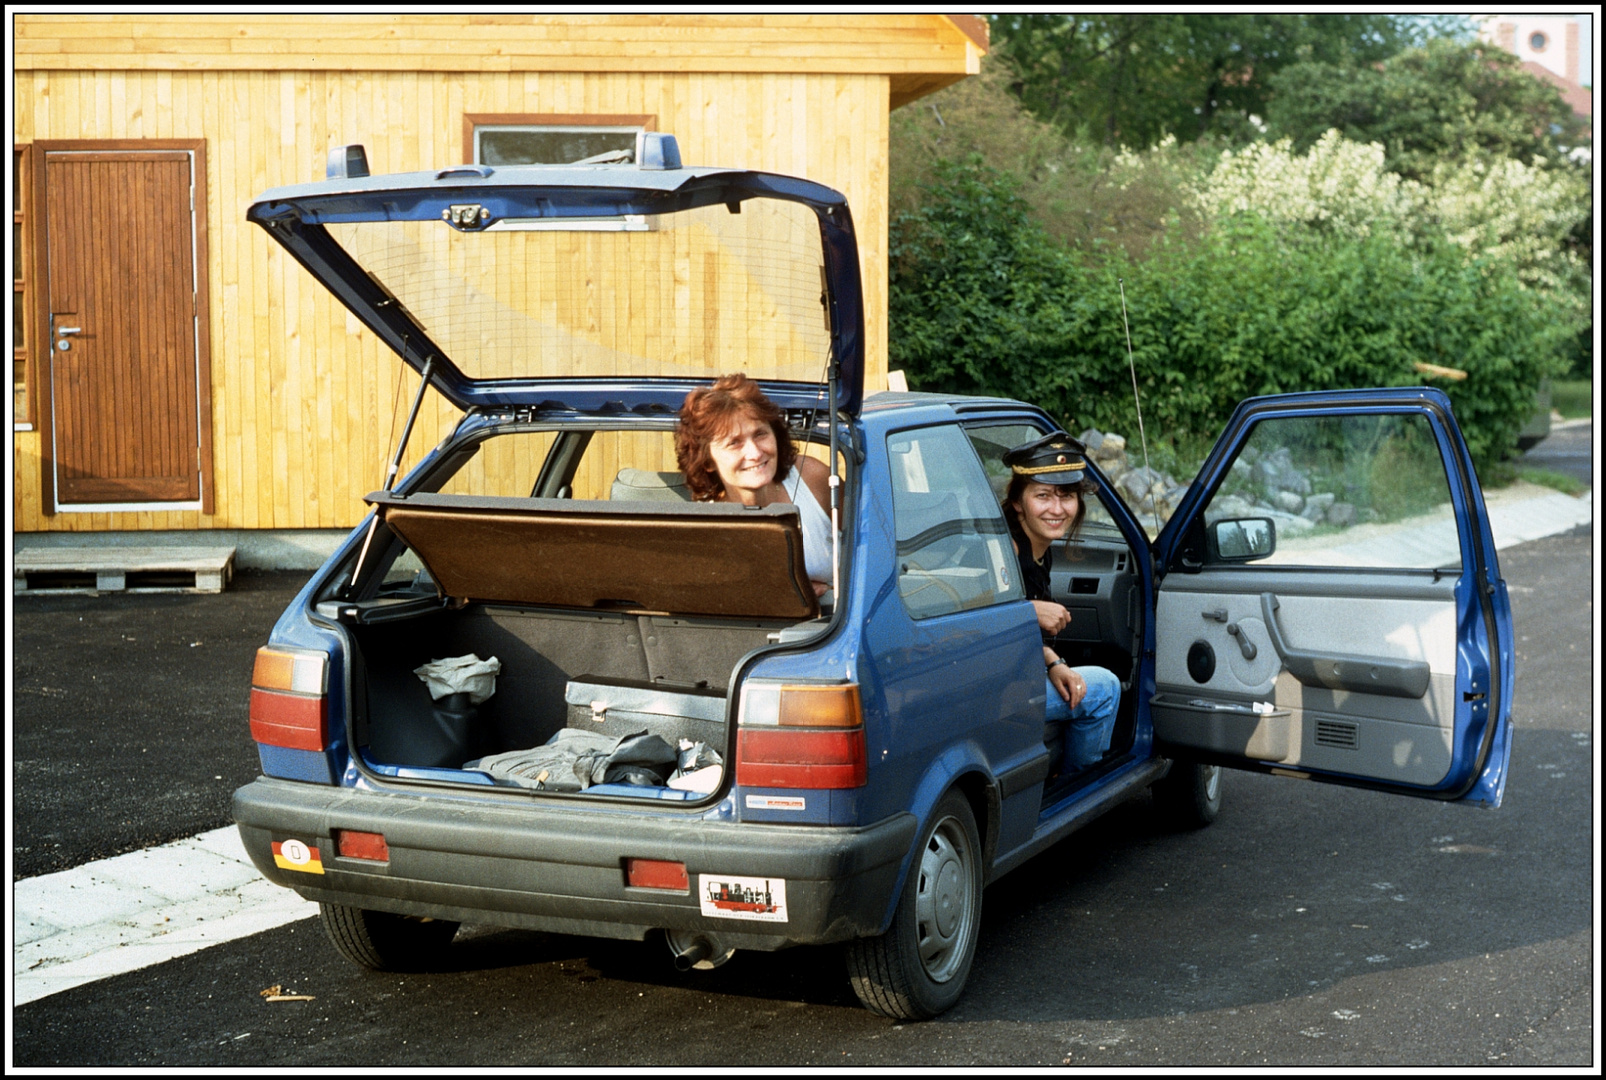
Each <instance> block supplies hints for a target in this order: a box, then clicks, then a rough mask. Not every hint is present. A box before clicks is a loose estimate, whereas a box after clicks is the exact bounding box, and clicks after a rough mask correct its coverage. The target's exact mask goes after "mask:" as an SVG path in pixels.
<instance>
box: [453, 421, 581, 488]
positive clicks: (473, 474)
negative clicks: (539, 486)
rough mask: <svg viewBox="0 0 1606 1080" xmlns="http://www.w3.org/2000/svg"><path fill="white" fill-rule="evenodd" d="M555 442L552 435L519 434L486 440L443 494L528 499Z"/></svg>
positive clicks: (546, 432) (537, 432)
mask: <svg viewBox="0 0 1606 1080" xmlns="http://www.w3.org/2000/svg"><path fill="white" fill-rule="evenodd" d="M556 438H557V435H556V433H555V432H551V431H516V432H511V433H509V434H506V435H496V436H493V437H491V438H489V439H486V440H484V441H483V442H481V443H480V448H479V452H478V453H476V454H475V455H474V456H473V457H471V458H469V459H468V460H467V461H465V462H464V463H463V465H462V466H461V467H460V468H459V469H458V470H457V472H456V473H454V474H453V475H452V476H451V477H449V478H448V479H447V480H446V482H445V483H444V484H442V485H441V486H440V489H439V490H440V493H441V494H442V495H508V496H519V497H527V496H528V495H529V494H530V492H531V491H533V490H534V489H535V481H536V478H537V477H539V476H540V475H541V465H542V463H543V462H545V461H546V456H547V452H548V451H550V450H551V449H552V442H553V440H554V439H556Z"/></svg>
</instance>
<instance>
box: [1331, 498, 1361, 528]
mask: <svg viewBox="0 0 1606 1080" xmlns="http://www.w3.org/2000/svg"><path fill="white" fill-rule="evenodd" d="M1327 524H1329V525H1336V526H1338V527H1339V528H1340V529H1347V528H1349V527H1350V526H1351V525H1353V524H1355V504H1354V503H1347V502H1336V503H1334V504H1333V505H1332V506H1329V507H1328V508H1327Z"/></svg>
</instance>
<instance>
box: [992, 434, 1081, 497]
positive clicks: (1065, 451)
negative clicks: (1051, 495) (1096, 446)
mask: <svg viewBox="0 0 1606 1080" xmlns="http://www.w3.org/2000/svg"><path fill="white" fill-rule="evenodd" d="M1086 453H1087V447H1085V446H1083V445H1082V444H1081V443H1080V442H1078V441H1077V440H1076V439H1073V438H1071V437H1070V436H1069V435H1067V434H1065V433H1064V432H1063V431H1061V432H1057V433H1056V434H1053V435H1047V436H1044V437H1043V438H1041V439H1038V440H1037V441H1036V442H1030V443H1027V444H1025V445H1024V446H1017V447H1015V448H1014V449H1013V450H1011V451H1009V452H1008V453H1007V454H1005V455H1004V464H1005V465H1008V466H1009V468H1010V471H1012V472H1013V473H1014V474H1015V475H1016V476H1027V477H1030V478H1031V479H1033V480H1035V481H1037V482H1038V483H1039V484H1053V485H1055V486H1056V487H1058V486H1060V485H1062V484H1076V483H1080V482H1081V480H1082V477H1083V475H1084V473H1083V465H1084V456H1085V455H1086Z"/></svg>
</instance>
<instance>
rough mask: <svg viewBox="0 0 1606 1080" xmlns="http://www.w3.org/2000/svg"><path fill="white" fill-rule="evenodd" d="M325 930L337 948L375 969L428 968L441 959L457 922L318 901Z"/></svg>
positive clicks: (352, 959) (407, 969)
mask: <svg viewBox="0 0 1606 1080" xmlns="http://www.w3.org/2000/svg"><path fill="white" fill-rule="evenodd" d="M318 918H319V921H321V922H322V923H323V932H324V933H325V934H328V935H329V940H330V941H331V942H332V943H333V944H334V947H335V949H336V951H338V952H339V953H340V955H341V956H344V957H345V958H346V959H347V960H350V961H351V962H352V963H353V964H356V965H358V966H359V967H365V968H372V969H373V970H374V971H427V970H429V969H431V968H433V967H435V966H436V965H438V964H439V963H440V961H441V960H442V959H443V958H444V956H445V954H446V947H447V946H448V945H450V944H451V943H452V938H453V937H454V936H455V935H456V934H457V923H455V922H449V921H447V920H444V919H421V918H415V917H413V916H409V915H392V914H391V913H390V912H388V911H369V910H368V909H366V908H356V907H347V906H346V905H345V904H324V903H320V904H319V905H318Z"/></svg>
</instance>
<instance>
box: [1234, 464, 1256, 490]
mask: <svg viewBox="0 0 1606 1080" xmlns="http://www.w3.org/2000/svg"><path fill="white" fill-rule="evenodd" d="M1232 475H1233V476H1234V477H1235V478H1237V480H1238V481H1239V482H1240V483H1245V484H1247V483H1248V482H1249V480H1250V478H1251V477H1253V476H1254V475H1255V471H1254V470H1253V469H1251V468H1250V467H1249V462H1247V461H1245V460H1244V459H1243V458H1238V459H1237V460H1236V461H1234V462H1233V463H1232Z"/></svg>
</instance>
